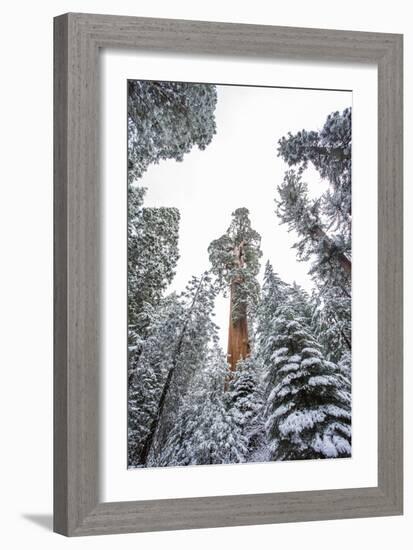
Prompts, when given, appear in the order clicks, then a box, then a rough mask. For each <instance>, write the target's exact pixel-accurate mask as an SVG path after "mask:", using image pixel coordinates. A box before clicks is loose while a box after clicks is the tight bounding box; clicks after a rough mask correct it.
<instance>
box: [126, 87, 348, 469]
mask: <svg viewBox="0 0 413 550" xmlns="http://www.w3.org/2000/svg"><path fill="white" fill-rule="evenodd" d="M218 97H219V96H218V94H217V89H216V87H215V86H213V85H207V84H187V83H170V82H149V81H129V83H128V466H129V467H152V466H184V465H195V464H225V463H243V462H262V461H268V460H275V461H276V460H305V459H320V458H321V459H324V458H339V457H349V456H351V109H350V108H348V109H345V110H344V111H343V112H333V113H330V114H328V116H326V119H325V120H324V121H323V125H322V127H321V128H320V129H318V130H317V129H312V128H310V129H303V130H302V131H299V132H297V133H288V134H287V135H284V136H277V135H276V133H275V135H274V143H275V144H276V145H275V147H274V151H273V158H274V162H275V161H276V159H280V160H281V161H282V162H283V163H284V166H285V171H284V177H283V179H282V180H281V181H274V208H273V210H274V225H275V224H277V223H281V224H283V225H285V227H286V228H287V229H288V230H289V231H290V232H291V234H292V235H293V236H294V240H295V242H294V249H295V252H296V257H297V261H302V262H306V263H308V265H309V266H310V268H309V269H310V271H309V276H310V277H311V280H312V287H311V288H312V290H311V292H308V291H306V290H304V289H303V288H301V287H300V286H299V285H297V284H295V283H287V282H286V281H283V280H282V279H281V277H280V276H279V275H278V274H277V266H276V265H272V264H271V263H270V262H268V261H267V262H266V263H265V264H263V252H262V249H261V239H262V236H261V235H260V234H259V233H258V232H257V231H256V230H255V229H254V223H253V220H252V219H251V214H250V212H249V210H248V208H247V206H248V205H242V204H241V205H238V204H234V210H233V213H232V216H231V218H230V219H228V225H227V227H222V228H217V236H216V238H215V239H214V240H212V241H211V243H210V245H209V247H208V250H207V251H206V252H207V254H208V257H209V261H210V264H209V268H208V269H207V270H205V271H203V272H200V273H197V272H195V273H194V275H193V277H192V278H191V279H190V280H189V281H188V283H187V285H186V288H185V289H184V290H182V291H181V292H169V291H168V288H169V285H170V283H171V281H172V280H173V279H174V277H175V273H176V269H177V263H178V260H179V257H180V251H179V239H180V236H179V225H180V218H181V214H180V212H179V210H178V209H177V208H171V207H168V208H167V207H159V208H153V207H150V208H149V207H145V193H146V190H145V187H143V186H142V184H141V180H142V176H143V174H144V173H145V171H146V170H148V168H149V166H150V165H151V164H156V163H158V162H160V161H162V160H166V159H172V160H176V161H178V162H181V161H184V162H185V160H184V157H185V155H186V154H188V153H189V152H190V151H191V149H192V148H193V147H195V146H196V147H197V148H199V149H200V150H204V149H205V148H207V147H208V145H209V144H210V143H211V142H212V140H213V138H214V135H215V133H216V119H215V109H216V105H217V100H218ZM310 168H311V169H315V170H316V171H317V173H318V174H319V176H320V178H321V179H322V180H323V182H325V183H326V186H325V189H326V190H325V191H324V192H323V193H322V194H320V195H319V196H318V197H317V198H316V199H314V198H311V197H310V195H309V192H308V183H307V182H306V177H307V171H308V170H309V169H310ZM169 185H172V183H169ZM235 202H236V201H235ZM194 269H195V270H196V266H195V268H194ZM262 272H263V277H261V276H260V273H262ZM222 295H225V296H226V297H227V298H228V303H229V311H228V346H227V349H226V350H225V351H224V350H223V349H222V346H221V344H220V339H219V334H218V331H219V327H218V326H217V325H216V323H215V319H214V307H215V301H216V299H217V297H218V296H222Z"/></svg>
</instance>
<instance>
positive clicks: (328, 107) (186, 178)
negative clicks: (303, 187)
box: [139, 86, 352, 350]
mask: <svg viewBox="0 0 413 550" xmlns="http://www.w3.org/2000/svg"><path fill="white" fill-rule="evenodd" d="M217 92H218V103H217V108H216V112H215V118H216V125H217V133H216V135H215V136H214V138H213V140H212V142H211V144H210V145H209V146H208V147H207V148H206V149H205V151H199V150H198V148H196V147H194V148H193V149H192V151H191V152H190V153H189V154H187V155H186V156H185V157H184V160H183V162H176V161H173V160H167V161H161V162H160V163H159V164H158V165H151V166H150V167H149V169H148V171H147V172H146V173H145V174H144V176H143V178H142V179H141V180H140V182H139V183H140V185H143V186H145V187H147V189H148V191H147V194H146V198H145V206H146V207H150V206H175V207H177V208H179V210H180V213H181V222H180V235H179V252H180V259H179V261H178V265H177V273H176V276H175V279H174V281H173V282H172V284H171V286H170V289H169V290H171V291H172V290H176V291H178V292H179V291H181V290H182V289H183V288H184V287H185V285H186V283H187V282H188V280H189V279H190V278H191V276H192V275H199V274H200V273H202V271H204V270H205V269H208V268H209V261H208V252H207V248H208V245H209V243H210V242H211V241H212V240H213V239H216V238H217V237H220V236H221V235H222V234H223V233H224V232H225V230H226V229H227V227H228V225H229V223H230V221H231V213H232V212H233V211H234V210H235V209H236V208H239V207H247V208H248V209H249V211H250V218H251V223H252V226H253V228H254V229H256V230H257V231H258V232H259V233H260V235H261V237H262V243H261V247H262V252H263V256H262V264H261V273H260V282H261V281H262V275H263V269H264V266H265V263H266V262H267V260H270V262H271V263H272V265H273V267H274V270H275V271H276V272H278V273H279V275H280V276H281V277H282V279H284V280H285V281H286V282H289V283H292V282H293V281H296V282H297V283H298V284H300V285H302V286H303V287H304V288H306V289H310V288H311V280H310V278H309V276H308V274H307V272H308V268H309V266H308V265H306V264H305V263H302V262H298V261H297V259H296V252H295V250H294V249H293V248H292V245H293V244H294V242H295V235H294V234H293V233H288V231H287V227H286V226H284V225H280V224H279V223H278V219H277V217H276V215H275V213H274V198H275V196H276V187H277V185H278V184H279V183H281V181H282V179H283V174H284V172H285V170H286V169H287V165H286V164H285V163H284V162H283V161H282V159H280V158H279V157H277V154H276V148H277V142H278V139H279V138H281V137H282V136H284V135H286V134H287V133H288V132H289V131H290V132H292V133H295V132H297V131H299V130H302V129H303V128H305V129H306V130H318V129H320V128H321V127H322V126H323V124H324V122H325V120H326V118H327V115H328V114H329V113H331V112H333V111H342V110H343V109H345V108H346V107H350V106H351V101H352V97H351V92H339V91H327V90H304V89H298V90H296V89H283V88H261V87H247V86H217ZM305 179H306V181H307V183H308V184H309V189H310V194H311V195H312V196H314V197H315V196H318V195H320V194H321V193H322V192H323V191H324V190H325V189H326V184H325V182H323V181H322V180H321V179H320V177H319V176H318V174H317V173H316V172H315V171H314V170H311V171H310V170H309V171H308V172H307V173H306V177H305ZM215 313H216V322H217V324H218V325H219V326H220V329H221V330H220V338H221V342H222V346H223V349H224V350H226V345H227V342H226V337H227V333H228V332H227V331H228V317H229V304H228V300H226V299H224V298H218V299H217V301H216V307H215Z"/></svg>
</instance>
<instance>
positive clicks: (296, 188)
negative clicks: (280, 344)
mask: <svg viewBox="0 0 413 550" xmlns="http://www.w3.org/2000/svg"><path fill="white" fill-rule="evenodd" d="M278 154H279V156H281V157H282V158H283V159H284V160H285V161H286V163H287V164H288V165H289V166H290V167H292V168H291V169H289V170H287V171H286V173H285V176H284V181H283V182H282V184H281V185H280V186H278V197H277V199H276V206H277V210H276V211H277V214H278V216H279V218H280V220H281V222H282V223H285V224H287V225H288V227H289V230H291V231H294V232H295V233H296V234H297V236H298V240H297V242H296V244H295V248H296V249H297V255H298V258H299V260H303V261H310V262H311V269H310V274H311V275H312V278H313V281H314V283H315V293H314V317H313V322H314V323H315V324H316V325H317V326H316V333H317V335H318V336H319V341H320V343H321V344H322V345H323V347H324V350H325V354H326V357H327V358H329V359H331V360H334V361H336V362H339V361H340V360H341V358H342V357H343V356H344V354H347V355H348V353H349V352H350V351H351V109H345V110H344V111H343V113H339V112H334V113H332V114H331V115H329V116H328V117H327V120H326V122H325V124H324V126H323V128H322V129H321V130H320V131H319V132H317V131H307V130H302V131H301V132H298V133H297V134H295V135H292V134H291V133H290V134H288V136H287V137H283V138H281V139H280V141H279V148H278ZM309 164H312V165H313V167H314V168H315V169H316V170H317V171H318V172H319V174H320V176H321V177H322V178H323V179H325V180H326V181H327V182H328V183H329V187H328V190H327V191H326V192H324V193H323V194H322V195H321V196H320V197H319V198H318V199H317V200H311V199H310V198H309V196H308V186H307V184H306V183H305V182H304V180H303V178H304V176H305V170H306V169H307V168H308V166H309Z"/></svg>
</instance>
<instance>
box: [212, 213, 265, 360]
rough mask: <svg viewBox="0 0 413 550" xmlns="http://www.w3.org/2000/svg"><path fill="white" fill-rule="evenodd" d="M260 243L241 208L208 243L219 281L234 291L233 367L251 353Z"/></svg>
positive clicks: (230, 352)
mask: <svg viewBox="0 0 413 550" xmlns="http://www.w3.org/2000/svg"><path fill="white" fill-rule="evenodd" d="M260 244H261V236H260V235H259V234H258V233H257V231H255V230H254V229H252V227H251V221H250V219H249V211H248V209H247V208H238V209H237V210H235V211H234V212H233V213H232V222H231V224H230V226H229V228H228V230H227V231H226V233H224V235H222V236H221V237H220V238H219V239H216V240H214V241H213V242H212V243H211V244H210V245H209V247H208V252H209V259H210V262H211V265H212V272H213V273H214V274H215V275H216V277H217V282H218V285H219V287H220V288H221V289H222V290H223V291H224V292H227V291H228V289H229V293H230V316H229V331H228V361H229V363H230V367H231V370H232V371H235V369H236V365H237V362H238V361H239V360H240V359H245V358H246V357H248V355H249V353H250V341H249V335H248V313H249V310H251V309H252V308H253V307H254V306H256V304H257V302H258V298H259V284H258V281H257V274H258V272H259V268H260V258H261V255H262V253H261V248H260Z"/></svg>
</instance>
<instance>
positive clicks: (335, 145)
mask: <svg viewBox="0 0 413 550" xmlns="http://www.w3.org/2000/svg"><path fill="white" fill-rule="evenodd" d="M351 142H352V140H351V108H348V109H345V110H344V111H343V112H342V113H339V112H338V111H336V112H334V113H331V114H330V115H329V116H328V117H327V120H326V122H325V124H324V126H323V128H322V129H321V130H320V131H314V130H312V131H307V130H302V131H301V132H298V133H297V134H295V135H292V134H291V133H289V134H288V137H282V138H281V139H280V140H279V142H278V154H279V156H281V157H282V158H283V159H284V160H285V162H287V164H288V165H289V166H297V167H299V169H300V170H299V171H300V172H302V171H303V170H305V169H306V168H307V167H308V165H309V163H311V164H312V165H313V166H314V168H315V169H316V170H317V171H318V173H319V174H320V176H321V177H322V178H323V179H326V180H328V181H329V182H330V184H331V187H330V189H329V190H328V191H327V193H326V194H325V196H324V198H323V202H324V212H325V215H326V216H327V217H328V218H329V220H330V223H331V222H332V224H333V229H338V228H340V230H341V232H342V233H345V234H346V236H347V238H349V236H350V232H351ZM329 225H330V224H329Z"/></svg>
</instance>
